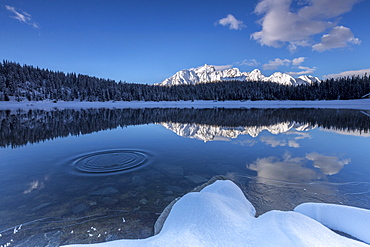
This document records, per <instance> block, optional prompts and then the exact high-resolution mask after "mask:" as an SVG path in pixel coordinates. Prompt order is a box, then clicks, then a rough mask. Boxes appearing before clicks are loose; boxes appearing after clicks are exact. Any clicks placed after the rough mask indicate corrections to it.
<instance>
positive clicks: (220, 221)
mask: <svg viewBox="0 0 370 247" xmlns="http://www.w3.org/2000/svg"><path fill="white" fill-rule="evenodd" d="M349 213H351V210H350V212H349ZM354 224H355V223H354ZM71 246H94V247H103V246H104V247H108V246H109V247H112V246H176V247H180V246H209V247H214V246H284V247H287V246H310V247H311V246H336V247H338V246H369V245H367V244H365V243H362V242H359V241H356V240H352V239H349V238H346V237H343V236H340V235H338V234H336V233H334V232H333V231H331V230H329V229H328V228H326V227H325V226H323V225H322V224H320V223H319V222H317V221H315V220H313V219H311V218H309V217H307V216H305V215H303V214H301V213H297V212H293V211H289V212H282V211H270V212H267V213H265V214H263V215H261V216H260V217H258V218H256V217H255V209H254V207H253V205H252V204H251V203H250V202H249V201H248V200H247V199H246V198H245V196H244V194H243V193H242V191H241V190H240V189H239V187H238V186H236V185H235V184H234V183H233V182H231V181H223V180H222V181H221V180H219V181H216V182H215V183H213V184H211V185H209V186H207V187H205V188H204V189H203V190H201V191H200V192H191V193H188V194H186V195H184V196H183V197H182V198H181V199H180V200H179V201H177V202H176V203H175V204H174V206H173V208H172V209H171V211H170V213H169V215H168V217H167V219H166V221H165V223H164V225H163V228H162V230H161V231H160V233H159V234H157V235H155V236H152V237H149V238H146V239H123V240H116V241H112V242H106V243H99V244H87V245H71Z"/></svg>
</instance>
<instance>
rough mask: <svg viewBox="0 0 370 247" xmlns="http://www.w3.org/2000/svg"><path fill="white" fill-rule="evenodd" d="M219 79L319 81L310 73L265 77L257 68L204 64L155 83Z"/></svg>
mask: <svg viewBox="0 0 370 247" xmlns="http://www.w3.org/2000/svg"><path fill="white" fill-rule="evenodd" d="M219 81H265V82H274V83H279V84H283V85H301V84H311V83H315V82H320V79H319V78H317V77H313V76H310V75H309V76H307V75H302V76H300V77H298V78H293V77H292V76H290V75H288V74H285V73H281V72H275V73H274V74H272V75H271V76H268V77H266V76H264V75H263V74H262V73H261V71H260V70H259V69H254V70H252V71H251V72H240V70H239V69H238V68H230V69H224V70H217V69H216V67H215V66H213V65H208V64H205V65H204V66H201V67H198V68H191V69H184V70H181V71H178V72H177V73H176V74H174V75H173V76H171V77H170V78H167V79H165V80H164V81H162V82H161V83H157V85H160V86H173V85H183V84H184V85H192V84H197V83H209V82H219Z"/></svg>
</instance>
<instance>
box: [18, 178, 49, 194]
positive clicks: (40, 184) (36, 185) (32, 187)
mask: <svg viewBox="0 0 370 247" xmlns="http://www.w3.org/2000/svg"><path fill="white" fill-rule="evenodd" d="M43 188H45V185H44V183H43V182H40V181H39V180H36V181H33V182H32V183H30V184H29V188H28V189H27V190H25V191H23V194H28V193H31V192H32V191H33V190H38V189H43Z"/></svg>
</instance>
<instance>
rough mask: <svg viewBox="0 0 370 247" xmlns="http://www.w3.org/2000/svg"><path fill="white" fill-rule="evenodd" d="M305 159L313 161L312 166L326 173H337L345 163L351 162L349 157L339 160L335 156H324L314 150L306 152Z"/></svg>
mask: <svg viewBox="0 0 370 247" xmlns="http://www.w3.org/2000/svg"><path fill="white" fill-rule="evenodd" d="M306 159H308V160H312V161H313V166H314V167H316V168H319V169H320V171H321V172H322V173H324V174H326V175H334V174H337V173H338V172H339V171H340V170H341V169H342V168H343V167H344V166H345V165H347V164H348V163H349V162H351V160H350V159H345V160H339V158H338V157H335V156H325V155H322V154H318V153H316V152H314V153H309V154H306Z"/></svg>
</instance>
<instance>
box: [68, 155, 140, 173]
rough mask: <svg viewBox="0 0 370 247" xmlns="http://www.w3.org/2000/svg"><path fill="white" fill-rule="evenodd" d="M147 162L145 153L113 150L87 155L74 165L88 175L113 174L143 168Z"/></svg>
mask: <svg viewBox="0 0 370 247" xmlns="http://www.w3.org/2000/svg"><path fill="white" fill-rule="evenodd" d="M146 161H147V155H146V154H145V153H144V152H141V151H136V150H113V151H105V152H97V153H92V154H87V155H84V156H82V157H80V158H79V159H77V160H76V161H75V163H74V167H75V169H77V170H78V171H81V172H86V173H95V174H97V173H113V172H120V171H127V170H130V169H133V168H137V167H139V166H142V165H144V164H145V163H146Z"/></svg>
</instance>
